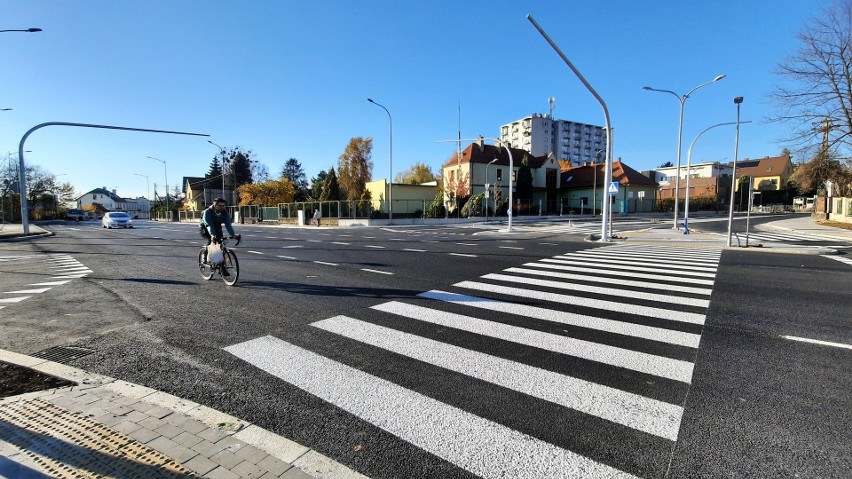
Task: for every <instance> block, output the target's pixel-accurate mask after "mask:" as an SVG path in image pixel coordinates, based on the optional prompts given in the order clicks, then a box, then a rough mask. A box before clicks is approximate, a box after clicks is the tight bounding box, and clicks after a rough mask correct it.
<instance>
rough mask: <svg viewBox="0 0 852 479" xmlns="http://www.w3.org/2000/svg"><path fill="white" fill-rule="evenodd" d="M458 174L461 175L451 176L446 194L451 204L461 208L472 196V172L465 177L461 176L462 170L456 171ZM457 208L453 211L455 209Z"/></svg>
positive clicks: (446, 186)
mask: <svg viewBox="0 0 852 479" xmlns="http://www.w3.org/2000/svg"><path fill="white" fill-rule="evenodd" d="M456 173H459V174H456V175H452V176H450V178H449V180H448V181H447V182H446V185H445V186H444V192H445V193H446V194H447V197H448V198H449V200H450V203H452V204H454V205H456V206H461V205H462V204H464V202H465V200H467V198H468V197H469V196H470V172H468V173H465V174H464V176H462V175H461V174H460V173H461V171H460V170H459V171H456ZM456 206H454V207H453V208H452V209H455V207H456Z"/></svg>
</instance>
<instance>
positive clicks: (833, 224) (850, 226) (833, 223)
mask: <svg viewBox="0 0 852 479" xmlns="http://www.w3.org/2000/svg"><path fill="white" fill-rule="evenodd" d="M817 223H819V224H821V225H823V226H831V227H832V228H840V229H843V230H849V231H852V223H838V222H836V221H818V222H817Z"/></svg>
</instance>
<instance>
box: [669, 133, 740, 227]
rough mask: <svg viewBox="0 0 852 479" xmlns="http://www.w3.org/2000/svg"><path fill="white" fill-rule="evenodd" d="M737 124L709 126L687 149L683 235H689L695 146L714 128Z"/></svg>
mask: <svg viewBox="0 0 852 479" xmlns="http://www.w3.org/2000/svg"><path fill="white" fill-rule="evenodd" d="M742 123H751V122H750V121H744V122H742ZM736 124H737V123H735V122H731V121H729V122H727V123H718V124H716V125H713V126H708V127H707V128H705V129H704V130H703V131H702V132H701V133H699V134H698V136H696V137H695V139H694V140H692V143H690V144H689V149H687V152H686V198H685V201H684V203H683V234H685V235H688V234H689V178H690V174H689V172H690V170H691V169H692V147H693V146H695V142H696V141H698V139H699V138H701V135H703V134H704V133H707V132H708V131H709V130H712V129H713V128H716V127H719V126H727V125H736Z"/></svg>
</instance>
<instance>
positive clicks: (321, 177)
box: [310, 168, 334, 200]
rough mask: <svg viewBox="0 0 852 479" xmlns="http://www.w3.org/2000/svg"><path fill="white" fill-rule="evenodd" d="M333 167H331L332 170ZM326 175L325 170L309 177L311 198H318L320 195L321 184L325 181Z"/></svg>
mask: <svg viewBox="0 0 852 479" xmlns="http://www.w3.org/2000/svg"><path fill="white" fill-rule="evenodd" d="M333 169H334V168H332V170H333ZM327 176H328V172H327V171H320V172H319V173H317V176H316V177H315V178H312V179H311V191H310V197H311V199H314V200H318V199H319V197H320V195H322V186H323V184H324V183H325V178H326V177H327Z"/></svg>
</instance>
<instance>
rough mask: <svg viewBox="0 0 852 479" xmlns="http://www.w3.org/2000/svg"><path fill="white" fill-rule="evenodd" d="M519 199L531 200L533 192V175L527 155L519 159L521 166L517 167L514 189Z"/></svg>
mask: <svg viewBox="0 0 852 479" xmlns="http://www.w3.org/2000/svg"><path fill="white" fill-rule="evenodd" d="M515 191H517V195H518V199H519V200H531V199H532V193H533V177H532V169H530V160H529V157H528V156H527V155H524V158H523V159H522V160H521V166H520V167H519V168H518V179H517V186H516V190H515Z"/></svg>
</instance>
